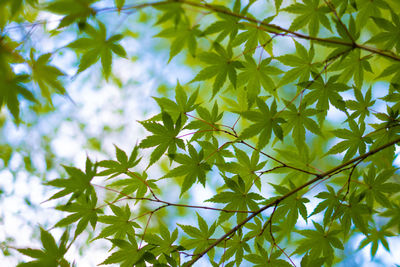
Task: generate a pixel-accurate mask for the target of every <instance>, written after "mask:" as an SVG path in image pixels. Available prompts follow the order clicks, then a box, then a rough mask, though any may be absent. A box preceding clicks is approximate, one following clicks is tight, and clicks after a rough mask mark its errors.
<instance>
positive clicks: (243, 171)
mask: <svg viewBox="0 0 400 267" xmlns="http://www.w3.org/2000/svg"><path fill="white" fill-rule="evenodd" d="M234 149H235V157H236V159H237V162H228V163H225V164H224V165H220V166H219V169H220V170H222V171H228V172H230V173H234V174H238V175H239V176H240V177H241V178H242V179H243V180H244V181H245V184H246V186H247V187H250V186H251V185H253V183H254V184H255V185H256V186H257V187H258V189H261V181H260V179H259V177H258V176H257V175H256V171H259V170H261V169H262V168H263V167H264V166H265V164H266V163H267V162H266V161H262V162H260V161H259V160H260V155H259V153H258V152H257V151H253V153H252V154H251V157H249V156H248V154H247V153H246V152H245V151H242V150H240V149H238V148H236V147H234Z"/></svg>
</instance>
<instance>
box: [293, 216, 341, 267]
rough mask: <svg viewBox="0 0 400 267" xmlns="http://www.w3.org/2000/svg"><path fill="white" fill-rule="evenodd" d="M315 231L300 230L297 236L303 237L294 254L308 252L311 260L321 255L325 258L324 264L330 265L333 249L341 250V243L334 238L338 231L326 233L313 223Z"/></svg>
mask: <svg viewBox="0 0 400 267" xmlns="http://www.w3.org/2000/svg"><path fill="white" fill-rule="evenodd" d="M313 224H314V227H315V230H301V231H298V232H299V234H301V235H302V236H304V237H305V239H301V241H300V245H299V246H298V247H297V249H296V250H295V252H294V253H295V254H303V253H305V252H308V255H310V257H311V258H314V259H315V258H318V257H319V256H320V255H321V254H322V256H323V257H325V262H326V263H328V264H329V265H331V264H332V261H333V257H334V248H337V249H341V250H343V249H344V247H343V244H342V242H341V241H340V240H339V239H338V238H337V237H336V235H337V234H338V233H339V232H340V231H338V230H331V231H326V230H325V229H324V228H323V227H322V226H321V225H320V224H318V223H316V222H313Z"/></svg>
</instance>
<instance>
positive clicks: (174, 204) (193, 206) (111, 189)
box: [91, 183, 255, 213]
mask: <svg viewBox="0 0 400 267" xmlns="http://www.w3.org/2000/svg"><path fill="white" fill-rule="evenodd" d="M91 185H93V186H96V187H99V188H102V189H104V190H108V191H111V192H114V193H118V194H120V195H123V196H124V197H125V199H124V200H129V199H130V200H144V201H150V202H155V203H160V204H164V205H166V207H167V206H172V207H183V208H193V209H204V210H214V211H221V212H227V213H254V212H255V211H248V210H227V209H218V208H213V207H207V206H197V205H186V204H179V203H172V202H168V201H165V200H161V199H159V198H157V199H153V198H148V197H132V196H129V195H127V194H125V193H122V192H120V191H118V190H116V189H113V188H109V187H106V186H102V185H98V184H93V183H92V184H91ZM100 207H103V206H100ZM100 207H99V208H100Z"/></svg>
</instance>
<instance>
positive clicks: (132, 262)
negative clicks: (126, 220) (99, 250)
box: [101, 235, 148, 267]
mask: <svg viewBox="0 0 400 267" xmlns="http://www.w3.org/2000/svg"><path fill="white" fill-rule="evenodd" d="M110 241H111V243H112V244H113V246H114V247H117V249H118V250H117V251H115V252H113V253H112V254H111V255H110V256H109V257H108V258H107V259H105V260H104V261H103V262H102V263H101V265H106V264H113V263H119V266H121V267H131V266H143V264H144V266H145V263H144V258H143V256H144V254H145V253H146V252H147V249H148V246H145V247H143V248H141V249H139V247H138V244H137V242H136V240H135V238H134V237H133V236H131V235H128V240H123V239H111V240H110ZM139 264H141V265H139Z"/></svg>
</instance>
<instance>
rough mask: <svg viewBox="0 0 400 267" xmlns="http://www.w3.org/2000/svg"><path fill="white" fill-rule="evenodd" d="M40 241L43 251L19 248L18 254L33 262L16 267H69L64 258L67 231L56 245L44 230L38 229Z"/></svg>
mask: <svg viewBox="0 0 400 267" xmlns="http://www.w3.org/2000/svg"><path fill="white" fill-rule="evenodd" d="M40 240H41V241H42V246H43V249H31V248H20V249H17V250H18V252H20V253H22V254H24V255H26V256H29V257H31V258H34V259H35V260H33V261H30V262H26V263H20V264H18V265H17V266H18V267H31V266H60V267H69V266H70V264H69V263H68V262H67V260H66V259H65V258H64V255H65V253H66V252H67V242H68V231H65V232H64V233H63V235H62V236H61V238H60V242H59V244H58V245H57V243H56V241H55V239H54V237H53V236H52V235H51V234H50V233H49V232H48V231H46V230H44V229H43V228H41V227H40Z"/></svg>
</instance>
